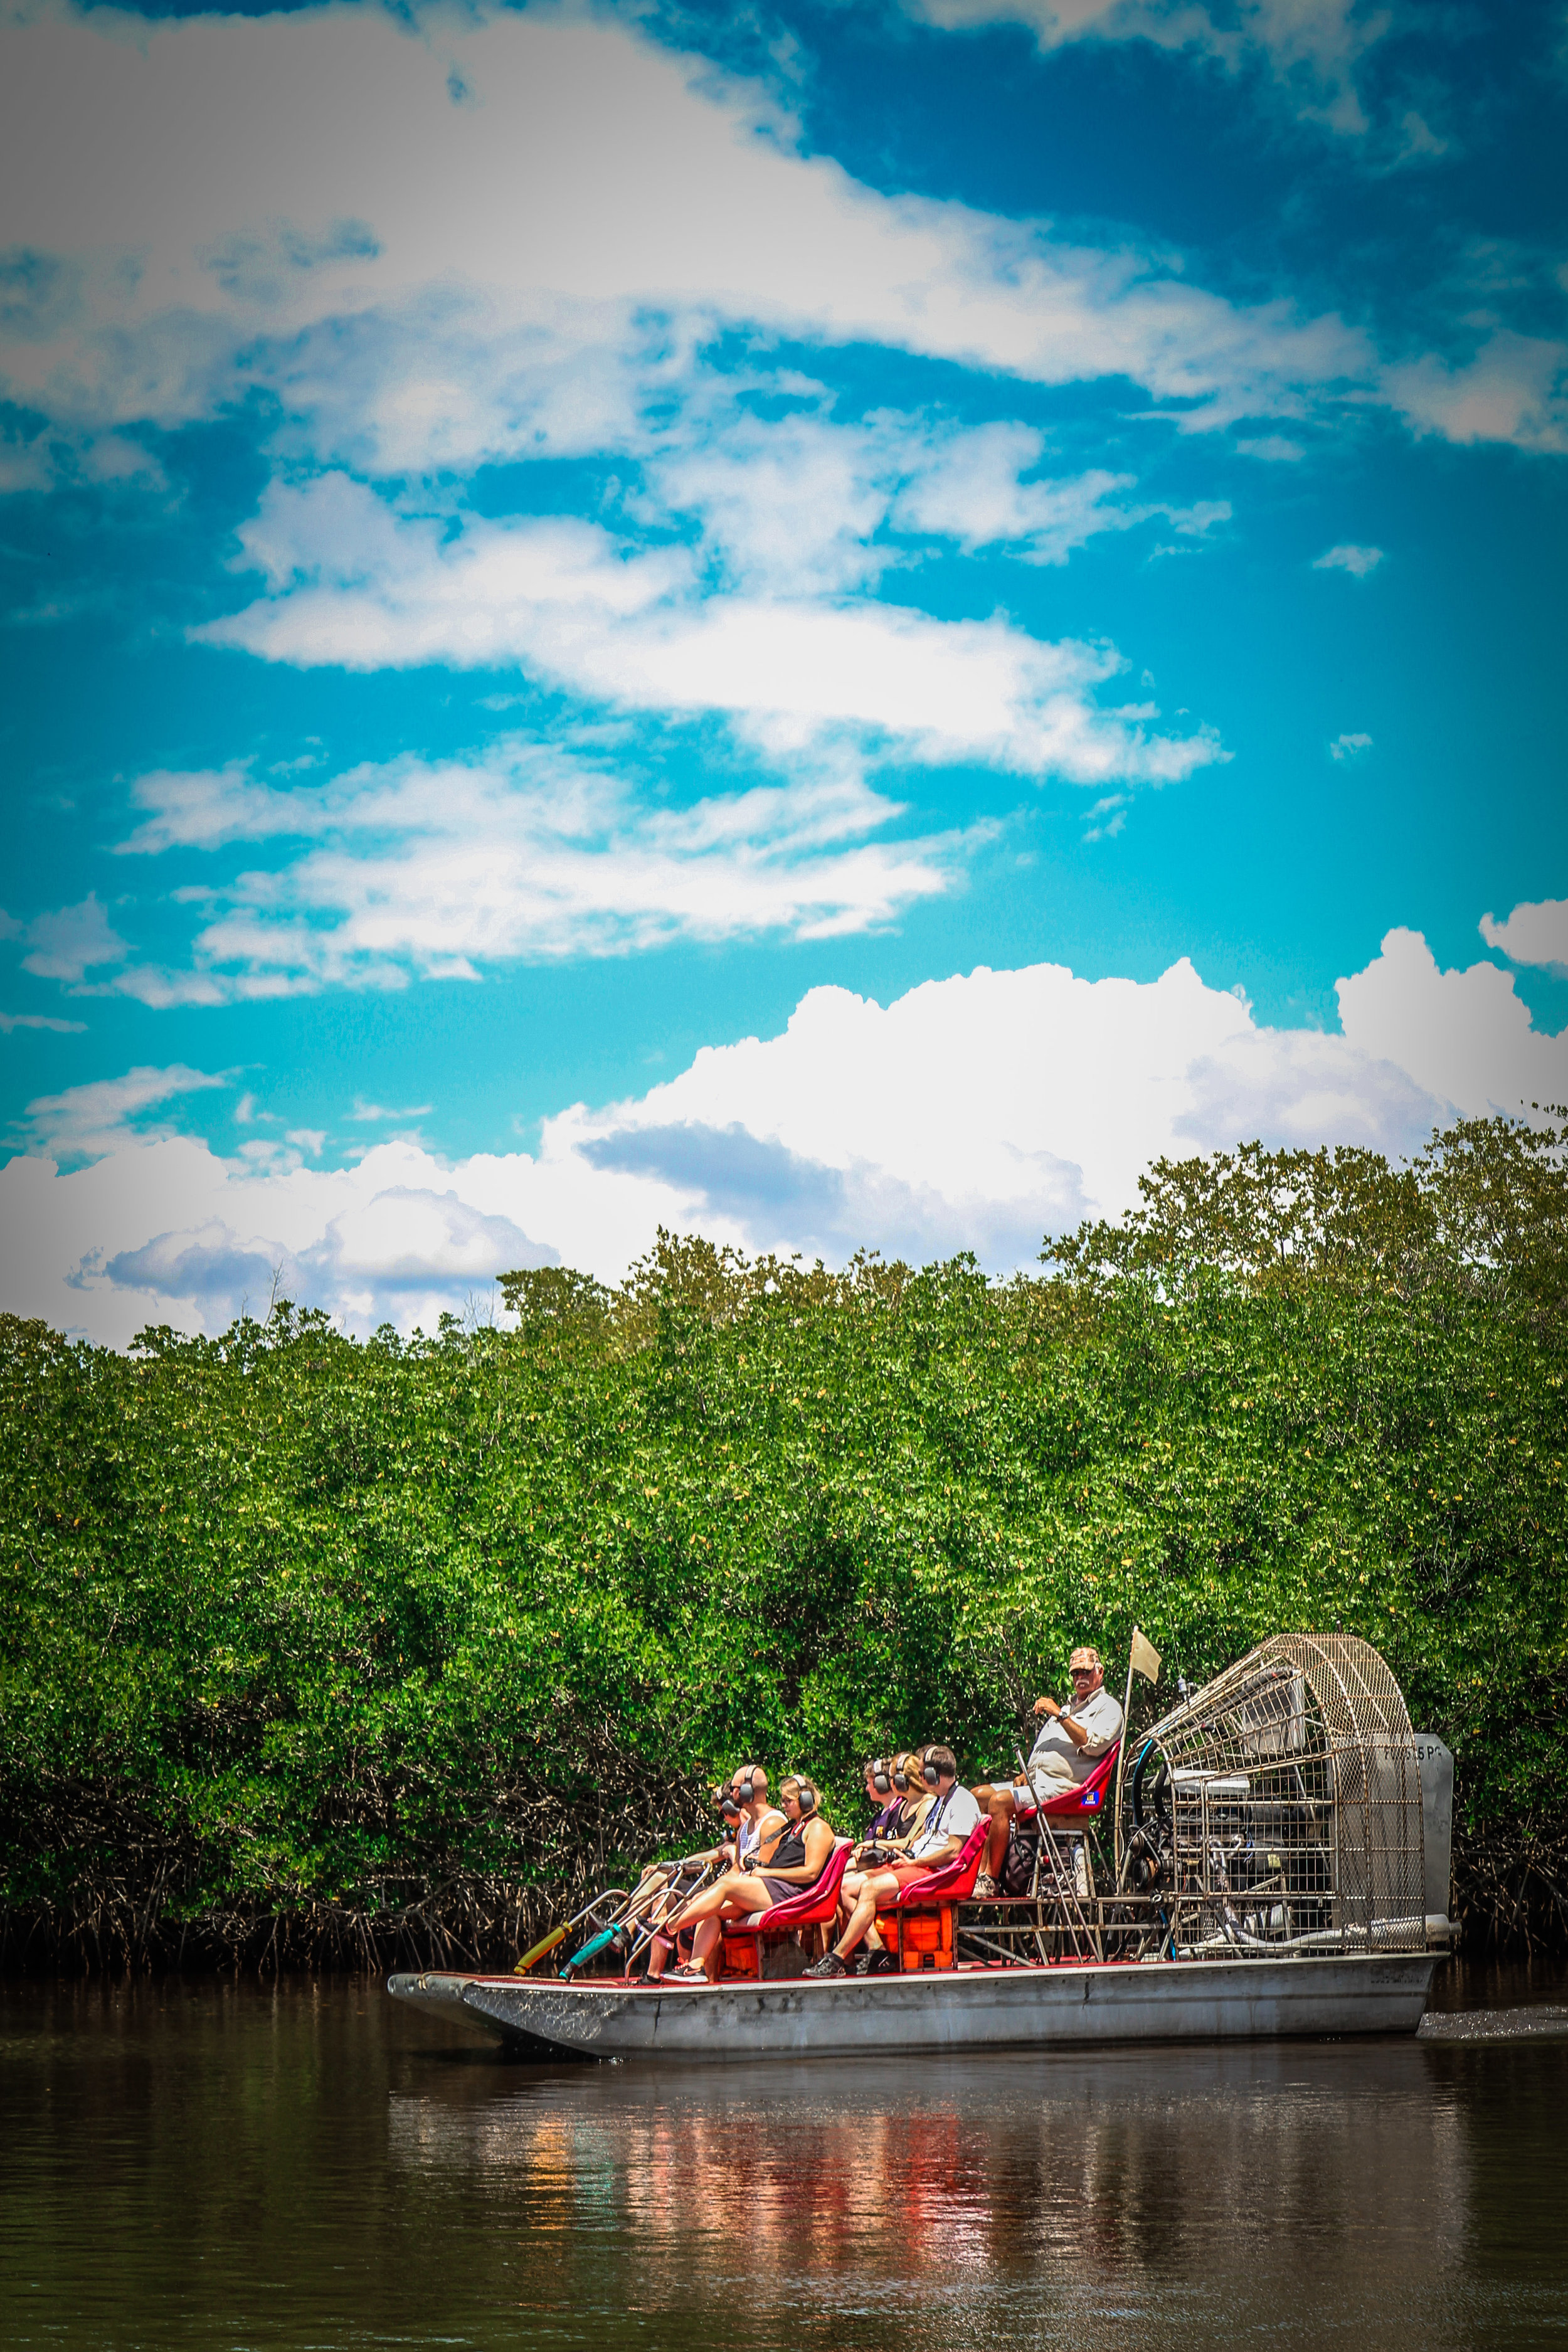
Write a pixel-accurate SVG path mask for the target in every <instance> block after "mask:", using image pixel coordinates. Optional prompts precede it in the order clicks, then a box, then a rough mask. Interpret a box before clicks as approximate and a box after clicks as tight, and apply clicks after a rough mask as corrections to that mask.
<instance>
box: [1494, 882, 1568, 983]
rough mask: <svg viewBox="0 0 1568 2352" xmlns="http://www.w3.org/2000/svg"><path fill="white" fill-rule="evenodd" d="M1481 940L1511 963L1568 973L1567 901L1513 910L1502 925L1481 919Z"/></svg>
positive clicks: (1548, 900) (1544, 900)
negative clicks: (1540, 966)
mask: <svg viewBox="0 0 1568 2352" xmlns="http://www.w3.org/2000/svg"><path fill="white" fill-rule="evenodd" d="M1481 937H1482V939H1483V940H1485V941H1486V943H1487V945H1488V947H1489V948H1496V949H1497V950H1499V951H1500V953H1501V954H1503V955H1505V956H1507V958H1508V960H1509V961H1510V963H1529V964H1544V966H1545V967H1546V969H1547V970H1548V971H1556V972H1564V973H1568V898H1542V899H1539V900H1537V901H1536V902H1535V903H1534V904H1533V905H1530V904H1526V905H1524V906H1522V907H1516V908H1514V910H1513V912H1512V914H1511V915H1510V917H1509V919H1508V920H1507V921H1506V922H1505V923H1500V922H1499V921H1498V920H1497V919H1496V918H1495V917H1494V916H1491V915H1483V916H1482V917H1481Z"/></svg>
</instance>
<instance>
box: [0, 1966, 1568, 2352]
mask: <svg viewBox="0 0 1568 2352" xmlns="http://www.w3.org/2000/svg"><path fill="white" fill-rule="evenodd" d="M1557 1993H1558V1998H1559V1999H1561V1998H1562V1988H1561V1987H1559V1988H1558V1989H1557ZM0 2034H3V2037H4V2038H3V2040H0V2058H3V2062H4V2064H5V2085H6V2093H7V2101H6V2105H7V2133H6V2135H5V2137H4V2138H0V2311H3V2312H4V2314H5V2326H4V2328H3V2329H0V2338H3V2340H4V2342H5V2345H6V2346H7V2347H10V2346H12V2345H34V2344H37V2345H42V2344H45V2343H47V2344H48V2345H50V2346H51V2347H57V2352H58V2347H64V2352H78V2348H79V2347H82V2348H83V2352H85V2347H89V2346H90V2347H95V2352H97V2347H104V2352H119V2348H120V2347H126V2352H130V2347H142V2346H147V2347H164V2346H184V2345H185V2344H190V2345H193V2346H194V2345H202V2346H206V2345H216V2344H222V2345H235V2346H258V2347H259V2346H268V2347H270V2346H279V2347H295V2346H298V2347H305V2346H312V2347H332V2352H338V2347H344V2352H347V2347H362V2346H368V2345H379V2344H390V2343H398V2344H402V2345H416V2346H426V2345H434V2344H437V2343H441V2344H455V2345H464V2346H470V2345H471V2346H475V2347H484V2352H489V2347H503V2346H504V2347H512V2346H522V2345H527V2346H532V2345H535V2344H538V2345H549V2346H556V2345H560V2346H568V2347H578V2346H588V2345H593V2346H595V2347H599V2346H605V2345H609V2346H614V2347H621V2346H622V2345H626V2346H628V2347H629V2346H630V2345H632V2344H634V2343H635V2344H638V2345H647V2344H663V2343H664V2342H666V2341H670V2342H673V2341H674V2340H675V2339H676V2338H678V2337H679V2339H680V2340H681V2341H682V2342H683V2343H684V2342H685V2341H687V2340H688V2339H689V2337H690V2336H691V2335H692V2333H693V2331H695V2332H696V2333H697V2334H698V2335H700V2336H704V2337H706V2338H708V2339H710V2340H711V2341H713V2342H715V2343H716V2344H719V2345H721V2346H723V2347H726V2352H752V2347H764V2346H765V2347H773V2346H775V2345H784V2346H787V2347H790V2352H817V2347H822V2352H827V2347H833V2352H861V2347H865V2352H872V2347H876V2352H883V2347H887V2346H889V2345H893V2344H896V2345H898V2346H899V2347H914V2352H928V2347H929V2352H952V2347H967V2346H970V2345H974V2346H977V2347H978V2346H981V2345H984V2346H985V2347H987V2352H991V2347H997V2352H1011V2347H1026V2346H1027V2347H1036V2346H1041V2345H1057V2344H1062V2345H1068V2344H1071V2345H1073V2346H1074V2347H1084V2348H1085V2352H1100V2347H1107V2352H1109V2347H1113V2346H1114V2347H1117V2352H1124V2347H1132V2352H1142V2347H1161V2348H1162V2352H1163V2347H1172V2346H1176V2347H1185V2346H1187V2345H1192V2346H1194V2347H1197V2346H1199V2345H1202V2346H1203V2347H1204V2348H1205V2352H1211V2347H1213V2345H1214V2344H1215V2342H1216V2341H1223V2342H1232V2341H1236V2340H1239V2339H1244V2338H1247V2337H1250V2336H1259V2337H1264V2336H1267V2338H1268V2343H1269V2345H1270V2346H1271V2347H1276V2346H1279V2345H1286V2346H1291V2347H1294V2346H1303V2347H1304V2346H1314V2347H1315V2346H1318V2345H1335V2344H1339V2343H1341V2342H1344V2343H1347V2344H1348V2343H1350V2342H1351V2341H1352V2339H1353V2340H1354V2341H1356V2343H1357V2344H1358V2346H1359V2344H1360V2343H1361V2342H1362V2340H1363V2339H1364V2338H1365V2337H1366V2336H1367V2335H1368V2333H1369V2331H1373V2330H1375V2331H1382V2332H1386V2333H1387V2334H1389V2335H1390V2336H1392V2337H1396V2338H1398V2339H1401V2340H1413V2341H1415V2342H1416V2343H1418V2344H1420V2345H1422V2346H1424V2347H1425V2346H1432V2347H1449V2346H1452V2347H1456V2352H1460V2348H1461V2347H1462V2352H1474V2347H1476V2346H1477V2345H1478V2344H1480V2343H1485V2344H1486V2345H1487V2346H1489V2347H1490V2346H1494V2345H1495V2346H1507V2347H1512V2346H1526V2345H1534V2344H1537V2343H1540V2344H1545V2343H1554V2344H1561V2343H1562V2341H1563V2336H1565V2335H1568V2249H1565V2246H1564V2242H1563V2241H1564V2237H1565V2235H1568V2233H1564V2232H1563V2230H1562V2225H1561V2216H1560V2207H1561V2202H1562V2199H1561V2190H1560V2185H1559V2174H1558V2165H1559V2161H1560V2156H1561V2150H1562V2146H1563V2121H1562V2118H1563V2114H1564V2112H1568V2043H1564V2042H1551V2041H1545V2040H1541V2039H1536V2040H1532V2041H1531V2040H1527V2041H1525V2042H1519V2043H1507V2042H1499V2041H1491V2042H1468V2043H1461V2042H1433V2043H1430V2044H1427V2043H1418V2042H1401V2043H1374V2044H1361V2045H1358V2044H1354V2043H1341V2044H1332V2043H1317V2044H1297V2045H1290V2046H1283V2047H1274V2048H1269V2047H1267V2046H1260V2047H1258V2048H1257V2049H1245V2048H1243V2049H1228V2050H1211V2051H1157V2052H1143V2053H1108V2054H1106V2055H1104V2056H1100V2057H1093V2056H1084V2055H1079V2054H1075V2055H1073V2056H1070V2057H1064V2058H1062V2059H1056V2060H1053V2059H1050V2058H1032V2059H1027V2060H1023V2061H1010V2060H1007V2059H1005V2058H1000V2057H986V2058H980V2059H965V2060H963V2061H957V2060H954V2061H943V2060H930V2061H919V2062H913V2063H906V2064H897V2065H896V2064H890V2063H885V2062H882V2061H868V2062H866V2063H861V2064H858V2065H854V2064H850V2065H846V2064H832V2065H827V2066H812V2065H805V2064H798V2065H785V2066H773V2065H770V2066H767V2067H762V2068H757V2069H753V2070H750V2071H748V2070H735V2071H732V2072H731V2071H724V2072H720V2073H707V2074H704V2073H700V2072H693V2073H691V2074H689V2075H688V2076H687V2077H686V2078H685V2079H679V2078H670V2077H668V2076H666V2075H664V2074H662V2073H657V2072H653V2071H649V2070H638V2069H637V2068H634V2067H631V2066H626V2067H616V2068H604V2069H587V2068H584V2069H572V2070H552V2069H544V2068H535V2067H531V2066H526V2065H520V2064H517V2063H508V2062H507V2061H505V2060H504V2059H503V2058H501V2057H500V2056H499V2055H498V2054H495V2053H491V2052H490V2051H489V2049H488V2048H487V2047H485V2046H482V2045H479V2044H477V2043H476V2044H473V2045H471V2046H464V2045H460V2044H459V2042H458V2036H457V2035H456V2034H455V2033H454V2032H452V2031H451V2030H449V2029H447V2028H445V2027H443V2026H442V2025H441V2024H440V2023H439V2022H437V2021H430V2020H426V2019H423V2018H420V2017H418V2016H416V2015H414V2014H412V2013H411V2012H408V2011H400V2010H397V2009H395V2007H394V2006H393V2004H391V2003H390V2002H387V2001H384V2000H381V1999H379V1998H378V1997H377V1996H376V1994H375V1993H374V1991H372V1990H368V1989H365V1988H357V1987H351V1988H343V1987H341V1986H340V1987H337V1988H332V1987H303V1988H297V1989H291V1988H285V1989H284V1990H281V1991H279V1992H276V1993H269V1994H258V1993H257V1992H255V1991H247V1990H243V1989H241V1988H234V1987H230V1988H227V1989H226V1990H219V1989H216V1988H205V1989H203V1988H196V1989H174V1990H170V1989H163V1990H142V1991H140V1992H136V1993H121V1994H117V1995H114V1996H111V1997H105V1996H102V1995H98V1994H93V1993H81V1992H77V1993H54V1992H50V1993H47V1994H46V1993H41V1992H35V1993H18V1992H15V1991H12V1992H9V1993H5V1994H4V1995H3V1996H0Z"/></svg>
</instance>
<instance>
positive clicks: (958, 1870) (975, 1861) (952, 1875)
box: [888, 1815, 991, 1911]
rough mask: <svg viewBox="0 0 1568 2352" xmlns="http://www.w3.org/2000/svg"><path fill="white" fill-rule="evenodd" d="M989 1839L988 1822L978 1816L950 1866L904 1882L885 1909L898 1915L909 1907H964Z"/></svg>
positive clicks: (945, 1865)
mask: <svg viewBox="0 0 1568 2352" xmlns="http://www.w3.org/2000/svg"><path fill="white" fill-rule="evenodd" d="M990 1835H991V1822H990V1818H989V1816H988V1815H982V1817H981V1819H980V1820H979V1821H977V1822H975V1824H974V1827H973V1829H972V1830H971V1831H970V1832H969V1835H968V1836H967V1837H966V1838H965V1839H964V1841H963V1844H962V1845H961V1846H960V1847H959V1849H958V1852H957V1853H955V1854H954V1855H953V1857H952V1861H951V1862H944V1863H943V1864H942V1867H941V1868H940V1870H928V1871H927V1873H926V1874H925V1876H924V1877H923V1878H910V1879H908V1880H906V1882H905V1883H904V1885H902V1886H900V1889H899V1892H898V1894H897V1895H896V1896H895V1898H894V1900H893V1901H892V1902H891V1903H890V1904H889V1906H888V1908H889V1910H897V1911H901V1910H902V1909H903V1908H904V1906H905V1905H906V1904H911V1903H967V1902H968V1900H969V1898H970V1896H971V1895H973V1892H974V1882H975V1880H976V1879H977V1878H978V1877H979V1875H980V1865H981V1863H982V1862H983V1861H984V1857H985V1842H986V1840H987V1839H988V1838H989V1837H990Z"/></svg>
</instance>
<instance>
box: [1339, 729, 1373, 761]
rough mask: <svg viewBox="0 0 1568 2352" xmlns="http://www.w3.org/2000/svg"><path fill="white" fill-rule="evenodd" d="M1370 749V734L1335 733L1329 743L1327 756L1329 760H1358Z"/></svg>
mask: <svg viewBox="0 0 1568 2352" xmlns="http://www.w3.org/2000/svg"><path fill="white" fill-rule="evenodd" d="M1371 749H1372V737H1371V736H1370V735H1336V736H1335V737H1334V740H1333V741H1332V742H1331V744H1330V745H1329V757H1330V758H1331V760H1359V759H1360V758H1361V757H1362V755H1363V752H1366V751H1371Z"/></svg>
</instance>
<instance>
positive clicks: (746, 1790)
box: [735, 1772, 757, 1805]
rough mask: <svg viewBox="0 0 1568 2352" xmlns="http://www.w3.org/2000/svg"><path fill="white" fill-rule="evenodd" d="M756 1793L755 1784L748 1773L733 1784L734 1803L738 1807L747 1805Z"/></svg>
mask: <svg viewBox="0 0 1568 2352" xmlns="http://www.w3.org/2000/svg"><path fill="white" fill-rule="evenodd" d="M756 1793H757V1784H756V1782H755V1780H752V1776H751V1774H750V1773H749V1772H748V1773H747V1775H746V1777H745V1779H744V1780H737V1781H736V1782H735V1802H736V1803H737V1804H738V1805H749V1804H750V1803H751V1801H752V1798H753V1797H754V1796H755V1795H756Z"/></svg>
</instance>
